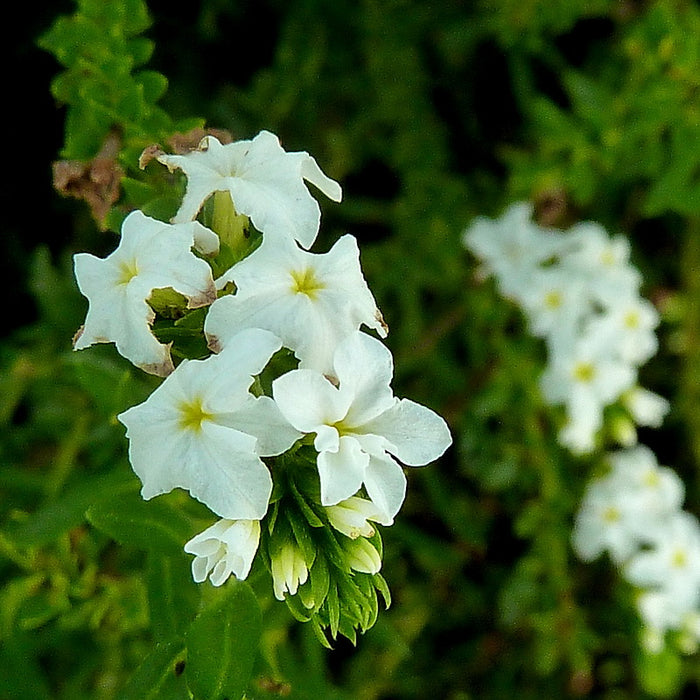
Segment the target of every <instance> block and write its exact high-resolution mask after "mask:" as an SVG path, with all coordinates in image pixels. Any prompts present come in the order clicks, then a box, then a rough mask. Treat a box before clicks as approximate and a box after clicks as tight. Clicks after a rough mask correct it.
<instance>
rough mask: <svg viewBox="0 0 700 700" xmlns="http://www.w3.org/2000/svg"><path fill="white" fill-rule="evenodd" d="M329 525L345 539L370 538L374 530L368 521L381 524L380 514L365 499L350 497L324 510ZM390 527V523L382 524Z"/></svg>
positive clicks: (370, 502) (372, 504)
mask: <svg viewBox="0 0 700 700" xmlns="http://www.w3.org/2000/svg"><path fill="white" fill-rule="evenodd" d="M326 513H328V519H329V520H330V522H331V525H332V526H333V527H334V528H335V529H336V530H338V532H342V533H343V534H344V535H345V536H346V537H349V538H350V539H352V540H356V539H357V538H358V537H372V535H374V528H373V527H372V526H371V525H370V522H369V521H370V520H372V521H374V522H382V520H383V518H382V514H381V513H380V512H379V510H378V509H377V507H376V506H375V505H374V503H372V501H368V500H367V499H365V498H358V497H357V496H351V497H350V498H348V499H346V500H344V501H341V502H340V503H338V504H337V505H334V506H328V507H327V508H326ZM384 524H385V525H391V523H384Z"/></svg>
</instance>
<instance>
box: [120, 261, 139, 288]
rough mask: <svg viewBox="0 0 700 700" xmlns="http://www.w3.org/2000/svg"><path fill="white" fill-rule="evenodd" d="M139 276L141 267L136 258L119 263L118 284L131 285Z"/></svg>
mask: <svg viewBox="0 0 700 700" xmlns="http://www.w3.org/2000/svg"><path fill="white" fill-rule="evenodd" d="M138 274H139V266H138V263H137V262H136V259H135V258H132V259H131V260H123V261H122V262H120V263H119V277H118V278H117V284H129V282H131V280H132V279H134V277H136V275H138Z"/></svg>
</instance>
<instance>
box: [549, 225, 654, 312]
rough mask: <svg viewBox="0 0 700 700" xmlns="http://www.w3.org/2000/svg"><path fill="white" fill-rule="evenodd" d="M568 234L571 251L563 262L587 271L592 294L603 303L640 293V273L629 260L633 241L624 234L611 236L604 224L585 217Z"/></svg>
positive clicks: (574, 270) (577, 271)
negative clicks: (584, 219) (630, 242)
mask: <svg viewBox="0 0 700 700" xmlns="http://www.w3.org/2000/svg"><path fill="white" fill-rule="evenodd" d="M567 237H568V239H569V241H570V252H568V253H567V254H566V255H565V256H563V257H562V260H561V263H562V266H563V267H565V268H568V269H569V270H570V271H571V272H572V273H575V274H576V275H585V276H586V277H587V278H588V280H589V282H588V287H589V289H590V291H591V294H592V295H593V297H594V298H595V299H596V300H597V301H599V302H600V303H601V304H603V305H604V306H607V305H613V306H614V305H615V304H616V303H617V302H618V301H619V299H620V298H631V297H634V296H637V291H638V289H639V286H640V283H641V274H640V273H639V271H638V270H637V269H635V268H634V267H633V266H632V265H631V264H630V244H629V241H628V240H627V238H625V237H624V236H614V237H612V238H611V237H610V236H609V235H608V232H607V231H606V230H605V228H604V227H603V226H601V225H600V224H599V223H597V222H594V221H583V222H581V223H578V224H575V225H574V226H572V227H571V228H570V229H569V230H568V232H567Z"/></svg>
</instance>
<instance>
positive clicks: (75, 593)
mask: <svg viewBox="0 0 700 700" xmlns="http://www.w3.org/2000/svg"><path fill="white" fill-rule="evenodd" d="M19 12H20V13H21V19H20V21H19V22H18V23H17V32H16V36H15V37H14V38H13V39H11V40H10V42H9V45H8V46H6V48H5V50H6V51H9V53H8V55H7V56H6V61H7V64H8V71H9V73H10V74H11V75H10V76H9V77H8V81H9V82H8V94H10V95H12V102H11V104H10V103H8V105H7V107H6V110H7V112H8V114H7V115H6V120H7V122H6V129H5V132H6V141H7V143H6V144H5V146H6V154H7V156H8V158H7V161H6V162H7V163H8V165H9V168H8V173H7V175H6V181H5V183H4V187H3V190H4V191H3V193H2V196H3V202H4V207H3V212H4V213H5V222H4V227H3V228H4V235H3V236H2V239H1V245H2V255H1V263H0V264H2V266H3V279H4V280H6V282H7V285H6V289H5V303H4V305H3V309H4V316H3V318H4V327H5V329H6V334H5V336H4V337H3V339H2V341H1V342H0V363H1V367H2V369H1V373H0V423H1V424H2V440H1V441H0V450H1V452H0V494H1V496H2V497H1V498H0V516H1V518H2V525H1V527H0V577H1V579H2V584H3V585H2V588H1V589H0V698H2V699H3V700H5V699H7V700H11V699H15V698H32V699H34V698H38V699H41V698H66V699H67V698H70V699H71V700H78V699H80V698H92V699H96V700H108V699H111V698H124V697H132V696H133V697H146V696H145V695H143V694H141V695H139V693H138V691H135V690H134V688H135V686H134V681H133V679H132V681H131V685H130V686H129V685H128V683H129V678H131V677H132V674H133V672H134V669H135V668H136V667H137V666H138V664H139V662H140V660H141V659H142V658H143V657H144V656H146V655H147V654H149V653H150V652H151V650H152V649H153V646H154V643H155V642H156V641H158V639H160V638H162V637H163V636H164V635H167V633H168V632H170V631H171V627H172V626H173V625H174V626H175V627H177V626H178V624H180V623H179V622H178V618H176V619H175V620H174V621H173V620H171V619H170V618H169V617H168V614H169V613H168V611H167V610H165V611H164V610H162V609H161V608H162V605H161V603H162V600H163V598H162V596H161V591H160V589H159V586H162V585H164V584H163V582H164V581H166V582H169V583H171V584H172V585H173V587H174V588H175V589H177V591H178V593H177V607H178V609H179V610H185V611H191V610H192V608H193V606H194V603H193V600H194V599H195V597H196V595H197V591H196V590H194V588H195V586H194V584H192V583H191V579H190V575H189V571H188V566H189V563H188V557H186V555H184V554H183V553H182V552H179V551H175V550H174V549H173V547H172V538H175V541H177V538H179V537H181V538H182V541H183V542H184V539H185V538H186V537H189V536H191V535H192V534H193V533H194V532H196V531H197V528H196V527H194V528H193V527H192V523H197V522H198V521H197V518H201V516H202V513H201V512H197V511H196V509H195V510H194V512H191V513H187V512H186V511H187V509H188V508H190V506H189V505H187V501H186V499H181V498H179V497H178V495H177V494H175V495H173V497H172V498H170V497H164V498H163V499H159V501H161V506H160V507H161V508H162V509H163V511H162V514H164V515H167V514H171V515H172V514H173V513H181V512H182V510H183V509H184V510H185V512H186V515H187V517H184V516H183V517H182V519H181V520H179V519H178V518H177V517H174V524H173V527H172V532H171V533H169V534H167V535H164V536H163V538H161V539H162V542H161V541H160V540H158V546H153V547H151V546H150V544H149V542H150V541H151V539H152V538H150V537H145V536H143V534H142V535H141V537H139V534H138V532H135V533H134V537H133V539H131V540H130V541H126V542H122V543H116V542H115V541H114V539H112V538H111V537H110V536H109V534H108V533H109V532H110V526H109V522H110V517H113V513H111V511H110V510H109V506H108V504H109V503H110V502H113V501H114V499H115V498H117V499H118V502H121V503H124V504H126V505H124V508H126V509H127V510H128V509H129V508H134V509H136V508H137V507H138V506H137V502H138V499H137V498H135V494H136V493H137V490H138V484H137V482H136V480H135V477H134V476H133V474H132V473H131V471H130V468H129V466H128V463H127V461H126V440H125V439H124V435H123V429H122V428H121V427H120V426H119V425H118V424H117V422H116V420H115V418H114V417H115V415H116V413H118V412H119V411H120V410H123V409H124V408H126V407H127V406H130V405H133V404H135V403H137V402H139V401H141V400H143V399H144V398H145V397H146V396H147V395H148V393H149V392H150V391H151V390H152V389H153V386H154V383H153V380H152V379H151V378H149V377H146V376H145V375H142V374H138V373H137V371H136V370H133V369H132V368H131V367H130V366H129V365H128V363H126V362H125V361H123V360H122V358H120V357H119V356H118V355H116V353H115V352H114V351H113V349H112V348H111V347H110V346H100V347H97V348H92V349H90V350H89V351H84V352H81V353H73V352H72V351H71V345H70V339H71V337H72V336H73V334H74V333H75V331H76V329H77V328H78V326H79V325H80V323H81V322H82V320H83V318H84V314H85V310H86V302H85V300H84V299H83V298H82V297H81V296H80V294H79V293H78V291H77V288H76V286H75V283H74V281H73V277H72V270H71V261H70V257H71V255H72V253H74V252H77V251H90V252H93V253H95V254H98V255H105V254H107V253H109V252H111V250H112V249H113V248H114V246H115V242H116V240H117V238H116V235H115V234H114V233H113V231H114V230H115V229H116V227H117V224H118V221H119V219H120V217H121V216H123V215H124V213H125V212H126V210H127V209H128V207H129V206H139V207H141V206H143V207H145V208H146V209H147V210H149V211H151V212H153V213H158V212H162V211H166V210H167V209H168V207H169V206H170V207H171V206H172V202H169V201H167V195H166V194H165V189H164V185H163V184H162V183H159V182H158V178H157V177H156V176H154V175H153V174H150V175H149V173H148V170H147V172H146V173H143V172H141V171H140V170H139V169H138V165H137V159H138V154H139V153H140V152H141V150H142V149H143V148H144V147H145V146H147V145H149V144H151V143H154V142H159V143H161V144H163V143H164V142H166V141H167V140H168V139H169V138H170V137H171V136H172V135H173V134H174V133H175V132H183V131H186V130H188V129H190V128H192V127H194V126H197V125H199V126H202V125H206V126H207V127H211V128H218V129H226V130H228V131H230V132H231V134H232V135H233V137H234V138H251V137H252V136H254V135H255V134H256V133H257V132H258V131H259V130H261V129H263V128H264V129H269V130H271V131H273V132H275V133H277V134H278V135H279V136H280V137H281V139H282V142H283V144H284V146H285V147H286V148H287V150H307V151H309V152H310V153H311V154H313V155H314V156H315V157H316V159H317V160H318V162H319V164H321V166H322V167H323V169H324V170H325V171H326V172H327V173H328V174H329V175H331V176H332V177H334V178H335V179H337V180H339V181H340V182H341V183H342V184H343V187H344V195H345V196H344V201H343V203H342V204H341V205H332V204H330V203H327V202H325V203H324V202H322V206H323V212H324V213H323V217H324V218H323V221H322V228H321V234H320V237H319V241H318V243H317V245H316V246H315V250H317V251H323V250H327V249H328V247H329V246H330V245H331V244H332V242H334V241H335V240H336V239H337V237H338V236H339V235H341V234H343V233H345V232H350V233H353V234H354V235H355V236H356V237H357V238H358V240H359V242H360V247H361V251H362V262H363V266H364V270H365V274H366V277H367V280H368V282H369V285H370V287H371V289H372V290H373V292H374V294H375V297H376V298H377V301H378V303H379V306H380V307H381V308H382V310H383V312H384V316H385V318H386V319H387V321H388V323H389V326H390V329H391V332H390V335H389V338H388V339H387V344H388V345H389V347H390V348H391V349H392V351H393V352H394V355H395V364H396V378H395V382H394V387H395V390H396V393H397V395H399V396H409V397H411V398H412V399H414V400H416V401H418V402H420V403H423V404H426V405H428V406H430V407H431V408H433V409H435V410H436V411H438V412H440V413H442V415H444V416H445V417H446V418H447V420H448V422H449V423H450V425H451V427H452V430H453V433H454V436H455V445H454V447H453V448H451V450H450V451H449V452H448V453H447V455H446V456H445V457H444V458H443V459H442V460H441V461H440V462H439V463H438V464H435V465H432V466H429V467H427V468H425V469H420V470H411V471H410V473H409V495H408V499H407V502H406V504H405V506H404V509H403V510H402V512H401V514H400V515H399V517H398V519H397V522H396V524H395V525H394V526H393V527H391V528H387V529H384V531H383V533H382V534H383V537H384V544H385V564H384V569H383V573H384V576H385V578H386V579H387V581H388V583H389V585H390V587H391V590H392V593H393V599H394V601H393V604H392V607H391V608H390V609H389V610H388V611H385V612H382V613H380V616H379V620H378V622H377V624H376V626H375V627H374V628H373V629H371V630H370V631H369V632H367V633H366V634H365V635H364V636H363V637H361V638H360V639H359V640H358V644H357V646H356V647H352V646H351V645H350V644H349V643H344V642H342V641H339V642H338V643H337V644H336V648H335V649H334V650H333V651H330V652H328V651H326V650H324V649H322V648H321V647H320V645H319V644H318V643H317V641H316V640H315V639H314V637H313V635H312V634H311V632H310V630H309V629H308V628H307V627H306V626H304V625H301V624H299V623H296V622H294V621H293V620H292V619H291V616H290V615H289V612H288V610H287V608H286V607H285V606H284V605H281V604H277V603H276V602H275V601H274V600H273V599H272V597H271V595H268V597H267V598H265V597H264V596H263V600H262V605H263V609H264V615H263V636H262V640H263V653H262V655H261V658H260V660H259V662H258V666H257V667H256V675H255V681H254V684H253V686H252V687H251V689H250V692H249V695H250V698H274V697H289V698H295V699H302V698H315V699H320V698H323V699H325V698H328V699H330V700H332V699H334V698H338V699H341V698H352V699H354V700H358V699H359V700H398V699H402V700H403V699H406V700H408V699H419V698H445V699H446V700H468V699H471V698H479V699H482V698H483V699H490V698H494V699H497V698H505V697H511V696H512V695H513V694H517V695H518V696H519V697H521V698H523V699H527V698H542V697H547V698H560V697H592V698H605V699H609V700H613V699H621V698H646V697H678V698H694V697H698V696H699V693H698V683H699V681H700V663H699V662H698V657H697V655H686V656H679V655H676V654H675V653H674V652H673V651H671V650H668V651H666V652H664V653H662V654H658V655H649V654H646V653H645V652H644V651H643V649H642V647H641V645H640V641H639V621H638V618H637V616H636V613H635V610H634V603H633V597H632V596H633V592H632V591H631V590H630V589H629V587H628V586H627V585H626V584H624V583H623V582H621V581H620V579H619V578H618V576H617V575H616V573H615V571H614V570H613V568H612V566H611V565H610V564H609V563H608V562H607V561H598V562H596V563H594V564H592V565H584V564H582V563H580V562H578V561H577V560H576V558H575V556H574V555H573V553H572V551H571V547H570V544H569V538H570V532H571V527H572V519H573V513H574V512H575V510H576V507H577V503H578V502H579V500H580V496H581V493H582V490H583V487H584V485H585V483H586V481H587V479H588V478H589V476H590V473H591V469H592V464H591V462H590V461H589V460H586V459H575V458H573V457H571V456H570V455H569V454H568V453H566V452H564V451H563V450H562V449H561V448H560V447H558V445H557V444H556V440H555V437H554V436H555V434H556V430H555V425H556V420H557V416H556V415H555V414H554V413H553V411H552V409H547V408H545V407H543V405H542V403H541V401H540V399H539V395H538V388H537V377H538V374H539V371H540V370H541V368H542V366H543V362H544V354H543V347H542V346H541V344H540V343H538V342H536V341H535V340H533V339H531V338H529V337H528V336H527V334H526V333H525V326H524V323H523V319H522V318H521V317H520V316H519V314H518V313H517V310H516V309H515V308H514V307H512V306H511V305H510V304H509V303H507V302H505V301H504V300H502V299H500V298H499V297H498V295H497V294H496V292H495V290H494V288H493V286H492V285H491V284H490V283H484V282H483V281H481V280H479V279H478V278H477V277H476V275H475V264H474V261H473V260H472V259H470V258H469V256H468V255H467V254H466V252H465V251H464V250H463V248H462V247H461V244H460V235H461V233H462V231H463V229H464V228H465V226H466V225H467V224H468V223H469V221H470V220H471V218H472V217H473V216H475V215H477V214H486V215H496V214H498V213H500V211H501V210H502V209H503V208H504V207H505V205H506V204H508V203H510V202H512V201H515V200H518V199H532V200H534V201H535V202H536V206H537V212H538V217H539V220H540V221H541V222H543V223H547V224H552V225H558V226H566V225H568V224H570V223H572V222H574V221H577V220H581V219H595V220H597V221H600V222H602V223H603V224H604V225H606V226H607V227H608V228H609V230H610V231H611V232H612V233H617V232H622V233H624V234H626V235H628V236H629V237H630V239H631V242H632V246H633V258H634V262H635V263H636V264H637V265H638V266H639V267H640V269H641V270H642V272H643V273H644V275H645V288H644V291H645V293H646V294H647V296H648V297H649V298H650V299H651V300H652V301H654V302H655V303H656V304H657V306H658V308H659V310H660V311H661V312H662V314H663V318H664V323H663V325H662V327H661V329H660V336H661V341H662V350H661V351H660V352H659V354H658V355H657V356H656V357H655V358H654V359H653V360H652V361H651V362H650V363H649V364H648V365H647V366H646V367H645V368H644V370H643V373H642V384H643V385H644V386H646V387H648V388H650V389H653V390H655V391H657V392H659V393H661V394H663V395H664V396H666V397H667V398H668V399H670V400H671V401H672V403H673V410H672V412H671V415H670V416H669V418H668V419H667V421H666V423H665V426H664V428H663V429H660V430H654V431H646V432H645V431H642V433H641V439H642V441H643V442H645V443H646V444H648V445H650V446H651V447H652V449H654V450H655V452H656V454H657V456H658V457H659V461H660V462H661V463H662V464H668V465H670V466H672V467H673V468H675V469H676V470H677V471H678V473H679V474H680V475H681V476H682V477H683V478H684V479H685V482H686V486H687V497H686V508H687V509H689V510H691V511H693V512H695V513H698V512H699V510H698V508H699V506H700V493H699V492H698V479H697V469H698V464H699V463H700V410H698V406H699V405H700V112H699V110H700V92H699V87H700V10H699V8H698V5H697V4H696V3H694V2H690V1H689V0H655V1H651V0H650V1H647V2H645V1H642V0H639V1H634V0H596V1H593V2H590V1H585V0H554V1H552V0H502V1H500V2H498V1H497V0H481V1H478V0H473V1H467V0H462V1H459V0H455V1H454V2H449V3H443V2H435V1H431V0H384V1H380V0H354V1H353V2H350V1H349V0H332V1H331V0H299V1H297V2H292V3H290V2H283V1H282V0H260V1H259V2H245V1H240V2H238V1H235V0H201V1H200V2H195V3H187V4H181V5H173V3H170V2H165V1H164V0H151V1H150V2H148V4H147V6H146V4H144V3H143V2H142V1H141V0H124V1H123V2H107V3H102V2H94V1H92V2H91V1H90V0H81V2H79V3H78V4H73V3H71V2H52V3H48V2H44V3H38V4H31V7H30V4H29V3H27V7H24V8H20V9H19ZM75 13H77V14H75ZM63 15H65V16H66V17H70V16H73V19H72V20H68V19H61V20H58V18H59V16H63ZM57 20H58V21H57ZM50 83H51V87H50ZM27 125H33V126H31V129H30V128H28V126H27ZM95 159H97V160H95ZM57 160H70V161H73V165H72V166H71V167H72V168H73V170H71V171H70V172H71V173H72V174H73V175H74V176H75V177H77V180H76V179H75V177H74V179H73V180H71V181H70V182H71V186H72V189H70V188H69V187H64V189H69V190H70V192H72V194H78V195H81V196H83V198H84V200H83V201H80V200H79V199H76V198H72V199H71V198H63V197H60V196H59V195H58V194H57V193H56V192H55V191H53V190H52V187H51V183H52V172H51V162H52V161H57ZM76 173H77V176H76V175H75V174H76ZM76 182H78V186H77V191H76V188H75V184H76ZM86 183H87V184H86ZM64 184H65V183H64ZM88 190H89V191H88ZM86 197H87V199H88V200H89V202H88V201H85V198H86ZM110 499H111V500H110ZM105 504H107V505H105ZM149 505H152V506H154V507H156V504H155V502H154V503H152V504H149ZM86 513H87V515H86ZM178 517H179V516H178ZM105 523H106V524H105ZM168 537H170V539H168ZM156 539H158V538H156ZM160 545H162V546H160ZM145 549H149V551H148V552H146V551H144V550H145ZM161 651H162V652H163V653H168V652H169V650H168V649H165V650H163V649H161ZM173 654H175V656H176V652H173ZM175 656H173V658H175ZM167 683H171V684H172V688H171V689H168V688H169V686H167V685H166V688H165V690H164V691H163V693H165V694H163V695H162V697H172V698H177V697H186V696H184V695H181V693H182V692H183V691H182V688H181V687H180V686H178V685H177V679H176V678H175V677H173V678H169V679H168V681H167ZM125 688H126V689H125ZM129 693H131V694H129ZM149 697H150V696H149ZM154 697H161V696H160V695H159V696H154Z"/></svg>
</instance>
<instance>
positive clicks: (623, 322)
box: [587, 297, 659, 365]
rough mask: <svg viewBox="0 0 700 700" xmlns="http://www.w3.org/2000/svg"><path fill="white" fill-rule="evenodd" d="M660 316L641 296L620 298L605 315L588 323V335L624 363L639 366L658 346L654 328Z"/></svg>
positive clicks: (654, 352)
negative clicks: (594, 337)
mask: <svg viewBox="0 0 700 700" xmlns="http://www.w3.org/2000/svg"><path fill="white" fill-rule="evenodd" d="M658 324H659V314H658V312H657V310H656V309H655V308H654V305H653V304H651V302H649V301H647V300H646V299H642V298H641V297H630V298H626V297H620V298H619V299H618V300H617V301H616V302H611V303H610V304H609V305H608V307H607V309H606V310H605V312H604V313H602V314H600V315H598V316H597V317H596V318H595V319H593V320H591V322H590V323H589V326H588V329H587V331H588V333H590V334H591V335H594V334H595V335H597V336H599V338H600V340H599V342H600V343H601V345H603V344H604V345H606V346H607V347H609V348H610V351H611V354H613V353H614V354H616V355H617V356H618V357H619V358H620V359H621V360H622V361H623V362H628V363H630V364H633V365H642V364H644V363H645V362H646V361H647V360H648V359H649V358H651V357H653V356H654V355H655V354H656V351H657V349H658V347H659V343H658V340H657V339H656V334H655V333H654V329H655V328H656V326H658Z"/></svg>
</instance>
